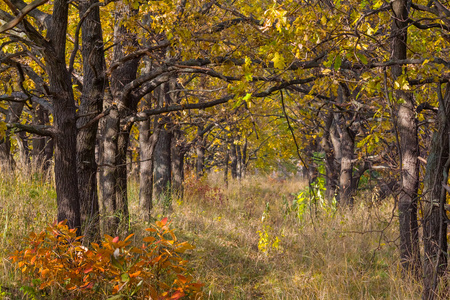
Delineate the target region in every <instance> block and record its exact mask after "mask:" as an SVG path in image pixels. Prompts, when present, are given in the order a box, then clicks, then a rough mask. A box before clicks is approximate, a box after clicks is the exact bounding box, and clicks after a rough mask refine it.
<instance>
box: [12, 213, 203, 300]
mask: <svg viewBox="0 0 450 300" xmlns="http://www.w3.org/2000/svg"><path fill="white" fill-rule="evenodd" d="M146 231H148V232H149V233H150V235H149V236H146V237H144V238H143V243H142V246H140V247H133V246H130V244H131V241H130V239H131V237H132V236H133V234H131V235H129V236H128V237H127V238H125V239H124V240H120V239H119V237H115V238H113V237H111V236H109V235H105V237H104V240H103V241H102V242H101V243H100V244H98V243H91V249H88V248H87V247H84V246H82V244H81V242H80V240H81V238H82V237H80V236H77V235H76V230H75V229H69V228H68V227H67V225H66V222H61V223H58V224H56V223H55V224H53V225H49V226H48V227H47V228H46V229H45V230H43V231H42V232H41V233H39V234H36V233H34V232H32V233H30V235H29V237H28V241H27V247H26V249H24V250H20V251H15V252H14V253H13V255H12V256H11V260H12V261H13V263H14V264H15V265H16V266H17V268H19V269H20V270H21V272H22V274H23V282H22V283H23V284H24V290H30V288H32V289H34V291H37V290H39V291H40V293H41V294H46V293H50V292H51V293H62V294H64V295H65V297H71V298H86V297H93V298H96V299H98V298H100V296H101V295H102V296H103V297H105V296H107V297H109V296H113V298H114V299H121V298H125V299H127V298H128V299H181V298H188V299H200V298H201V297H202V294H201V287H202V284H200V283H195V282H193V281H192V276H190V275H188V272H187V270H186V264H187V261H186V260H184V259H183V258H182V257H181V256H180V253H184V252H185V251H186V250H188V249H193V248H194V247H193V246H191V245H190V244H188V243H187V242H179V241H178V240H177V238H176V236H175V234H174V232H173V230H172V229H170V228H169V224H168V223H167V218H164V219H163V220H161V221H157V222H155V225H153V226H152V227H151V228H148V229H146Z"/></svg>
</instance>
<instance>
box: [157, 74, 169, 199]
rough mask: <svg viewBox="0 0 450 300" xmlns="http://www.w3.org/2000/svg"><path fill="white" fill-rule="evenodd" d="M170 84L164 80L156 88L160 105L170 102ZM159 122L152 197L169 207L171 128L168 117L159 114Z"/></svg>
mask: <svg viewBox="0 0 450 300" xmlns="http://www.w3.org/2000/svg"><path fill="white" fill-rule="evenodd" d="M171 86H173V82H166V83H163V84H162V85H161V86H160V87H159V88H158V89H157V92H156V94H157V98H158V104H159V106H160V107H163V106H166V105H170V104H171V103H172V99H171V93H170V90H171ZM159 123H160V124H161V126H162V128H161V131H160V133H159V138H158V142H157V143H156V148H155V159H154V189H153V198H154V199H155V200H156V201H158V202H163V204H164V205H167V206H168V207H170V203H169V201H170V199H171V197H170V191H171V184H172V182H171V174H172V170H171V167H172V163H171V157H170V154H171V151H170V148H171V141H172V129H171V128H170V126H171V124H170V123H171V120H170V117H167V116H160V117H159ZM164 201H166V203H164Z"/></svg>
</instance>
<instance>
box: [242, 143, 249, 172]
mask: <svg viewBox="0 0 450 300" xmlns="http://www.w3.org/2000/svg"><path fill="white" fill-rule="evenodd" d="M247 147H248V141H247V138H245V140H244V145H243V147H242V156H241V177H242V178H244V177H245V175H246V173H247V162H248V160H247Z"/></svg>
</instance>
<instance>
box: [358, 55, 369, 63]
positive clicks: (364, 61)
mask: <svg viewBox="0 0 450 300" xmlns="http://www.w3.org/2000/svg"><path fill="white" fill-rule="evenodd" d="M356 56H358V58H359V59H360V60H361V62H362V63H363V64H365V65H367V64H368V61H367V58H366V57H365V56H364V55H363V54H361V53H356Z"/></svg>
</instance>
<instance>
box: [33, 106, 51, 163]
mask: <svg viewBox="0 0 450 300" xmlns="http://www.w3.org/2000/svg"><path fill="white" fill-rule="evenodd" d="M33 110H34V114H33V124H36V125H46V124H48V123H49V115H48V111H47V110H46V109H45V108H44V107H42V105H40V104H38V103H33ZM32 145H33V150H32V151H31V156H32V157H33V165H34V167H36V168H38V169H41V168H42V170H43V171H45V170H47V169H48V167H49V166H50V163H49V160H50V159H51V158H52V156H53V141H52V139H51V137H48V136H36V137H33V138H32Z"/></svg>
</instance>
